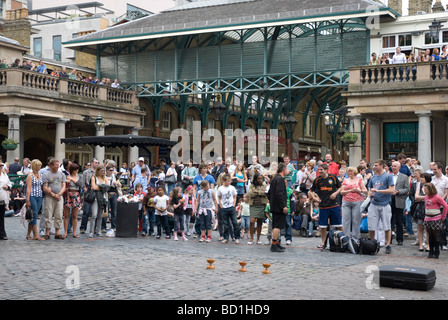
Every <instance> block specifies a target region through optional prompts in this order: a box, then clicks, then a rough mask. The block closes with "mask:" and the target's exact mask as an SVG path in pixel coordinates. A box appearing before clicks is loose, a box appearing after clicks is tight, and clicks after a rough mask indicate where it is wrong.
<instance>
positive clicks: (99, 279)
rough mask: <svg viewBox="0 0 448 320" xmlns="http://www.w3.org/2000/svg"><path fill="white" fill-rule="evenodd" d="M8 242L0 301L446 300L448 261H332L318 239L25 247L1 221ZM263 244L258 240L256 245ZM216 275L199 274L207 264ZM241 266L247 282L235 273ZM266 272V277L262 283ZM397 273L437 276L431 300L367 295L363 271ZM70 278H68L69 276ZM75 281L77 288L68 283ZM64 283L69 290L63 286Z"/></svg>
mask: <svg viewBox="0 0 448 320" xmlns="http://www.w3.org/2000/svg"><path fill="white" fill-rule="evenodd" d="M5 222H6V230H7V233H8V237H9V240H8V241H0V287H1V288H2V290H0V299H2V300H5V299H14V300H17V299H20V300H22V299H39V300H69V299H70V300H71V299H75V300H76V299H79V300H98V299H99V300H109V299H120V300H123V299H133V300H140V299H151V300H167V299H169V300H176V299H177V300H268V299H269V300H272V299H274V300H275V299H290V300H296V299H329V300H351V299H357V300H358V299H360V300H365V299H368V300H383V299H384V300H388V299H394V300H395V299H399V300H401V299H406V300H409V299H416V300H418V299H440V298H442V299H445V298H446V297H447V293H448V281H447V280H448V270H447V268H446V263H447V260H448V251H443V252H442V253H441V257H440V259H438V260H434V259H428V258H426V255H427V254H426V253H421V252H419V251H418V247H415V246H411V243H412V242H413V240H410V239H408V240H405V242H404V246H401V247H398V246H396V245H393V246H392V254H391V255H386V254H385V253H384V249H382V250H381V251H380V253H379V254H378V255H376V256H365V255H353V254H349V253H332V252H329V251H323V252H322V251H321V250H319V249H317V248H316V246H317V245H318V244H319V243H320V239H318V238H301V237H294V239H293V243H292V245H290V246H287V250H286V252H284V253H271V252H270V250H269V246H266V245H248V244H247V239H244V240H241V243H240V244H235V243H232V242H229V243H227V244H222V243H220V242H218V241H217V238H218V234H217V233H215V232H214V233H213V241H212V242H211V243H199V242H198V241H197V239H192V238H191V237H190V240H189V241H186V242H184V241H181V240H180V241H174V240H172V239H171V240H167V239H160V240H156V239H155V238H154V237H138V238H132V239H131V238H107V237H102V238H98V237H96V238H93V239H89V238H88V237H87V235H81V238H79V239H74V238H72V237H69V238H67V239H65V240H55V239H54V238H53V237H51V239H50V240H47V241H30V240H25V235H26V230H25V228H24V226H23V225H22V224H20V218H17V217H9V218H5ZM265 239H266V238H265V237H264V236H263V237H262V240H263V243H264V241H265ZM208 258H212V259H215V263H214V265H215V270H207V269H206V267H207V265H208V263H207V261H206V260H207V259H208ZM240 261H246V262H247V266H246V268H247V272H244V273H243V272H239V269H240V265H239V262H240ZM262 263H270V264H271V267H270V271H271V274H269V275H267V274H262V270H263V269H264V268H263V266H262ZM382 265H402V266H412V267H427V268H433V269H435V270H436V274H437V283H436V285H435V287H434V288H433V289H432V290H430V291H411V290H403V289H390V288H383V287H381V288H379V289H378V288H377V289H372V286H371V284H372V281H370V280H371V279H372V273H367V272H366V271H367V270H368V269H369V266H382ZM74 270H76V271H74ZM78 271H79V287H76V286H75V288H73V286H74V285H73V284H74V282H73V283H72V282H70V281H68V279H69V280H70V279H72V277H74V276H75V275H78ZM67 281H68V282H67Z"/></svg>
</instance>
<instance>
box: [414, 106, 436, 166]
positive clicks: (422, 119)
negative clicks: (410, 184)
mask: <svg viewBox="0 0 448 320" xmlns="http://www.w3.org/2000/svg"><path fill="white" fill-rule="evenodd" d="M415 114H416V115H417V117H418V155H417V158H418V160H420V162H421V164H422V167H423V170H424V171H426V170H428V169H429V163H430V162H431V160H432V153H431V146H432V141H431V111H415Z"/></svg>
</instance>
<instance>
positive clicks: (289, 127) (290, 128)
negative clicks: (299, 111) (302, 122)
mask: <svg viewBox="0 0 448 320" xmlns="http://www.w3.org/2000/svg"><path fill="white" fill-rule="evenodd" d="M296 126H297V120H296V118H294V117H293V116H292V115H291V116H289V117H288V118H287V119H286V120H285V127H286V131H287V132H288V133H290V134H292V133H294V130H295V129H296Z"/></svg>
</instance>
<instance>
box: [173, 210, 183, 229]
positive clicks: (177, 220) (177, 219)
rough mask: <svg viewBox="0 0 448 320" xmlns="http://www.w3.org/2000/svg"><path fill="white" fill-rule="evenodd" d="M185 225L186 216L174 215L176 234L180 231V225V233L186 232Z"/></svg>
mask: <svg viewBox="0 0 448 320" xmlns="http://www.w3.org/2000/svg"><path fill="white" fill-rule="evenodd" d="M184 223H185V215H184V214H174V232H177V230H178V229H179V224H180V231H184V230H185V227H184Z"/></svg>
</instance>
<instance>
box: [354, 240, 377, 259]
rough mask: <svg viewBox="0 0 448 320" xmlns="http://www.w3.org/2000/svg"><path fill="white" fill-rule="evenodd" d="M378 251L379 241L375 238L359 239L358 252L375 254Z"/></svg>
mask: <svg viewBox="0 0 448 320" xmlns="http://www.w3.org/2000/svg"><path fill="white" fill-rule="evenodd" d="M379 251H380V243H379V242H378V241H376V240H375V239H373V240H371V239H361V240H360V241H359V254H370V255H372V256H373V255H375V254H377V253H378V252H379Z"/></svg>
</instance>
